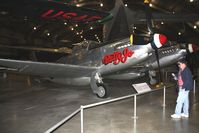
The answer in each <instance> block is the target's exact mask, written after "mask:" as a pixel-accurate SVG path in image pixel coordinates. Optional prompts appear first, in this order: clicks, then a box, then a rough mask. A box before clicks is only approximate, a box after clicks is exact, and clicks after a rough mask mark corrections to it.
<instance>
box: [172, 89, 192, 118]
mask: <svg viewBox="0 0 199 133" xmlns="http://www.w3.org/2000/svg"><path fill="white" fill-rule="evenodd" d="M176 102H177V104H176V108H175V114H177V115H181V113H184V114H185V115H189V91H185V89H180V88H179V92H178V98H177V101H176ZM182 107H183V110H182Z"/></svg>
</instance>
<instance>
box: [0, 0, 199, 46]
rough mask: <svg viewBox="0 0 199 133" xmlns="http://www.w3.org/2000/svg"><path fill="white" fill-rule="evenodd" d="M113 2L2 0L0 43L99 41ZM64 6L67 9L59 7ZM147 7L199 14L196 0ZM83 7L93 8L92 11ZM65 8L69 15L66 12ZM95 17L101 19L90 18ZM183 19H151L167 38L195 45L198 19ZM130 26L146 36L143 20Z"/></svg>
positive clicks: (156, 1)
mask: <svg viewBox="0 0 199 133" xmlns="http://www.w3.org/2000/svg"><path fill="white" fill-rule="evenodd" d="M115 2H121V0H2V2H1V5H0V45H4V46H15V47H21V46H26V47H30V46H31V47H33V46H34V47H43V48H58V47H68V48H72V47H73V46H74V45H73V44H74V43H78V42H81V41H86V40H93V41H97V42H99V43H101V42H103V41H104V34H105V33H104V32H105V31H104V25H105V24H106V23H108V22H109V21H111V20H112V17H114V16H112V17H111V14H110V12H111V11H113V9H114V7H115ZM122 2H123V5H124V6H125V7H127V8H129V9H131V10H133V11H136V12H139V11H144V4H143V0H123V1H122ZM65 7H66V8H67V10H68V11H63V10H62V9H63V8H64V9H66V8H65ZM74 7H76V8H74ZM150 7H151V9H152V11H154V12H160V13H170V14H176V13H181V14H184V13H187V14H198V15H199V0H175V1H174V0H151V2H150ZM55 8H56V9H57V10H56V12H55V10H54V9H55ZM84 8H90V9H93V12H94V13H92V12H90V11H87V10H86V9H84ZM44 9H45V10H44ZM53 11H54V12H53ZM66 12H67V13H68V12H70V13H71V14H72V15H71V14H70V16H67V15H66ZM51 13H52V14H53V13H54V14H53V17H54V18H55V19H53V20H48V17H49V16H50V15H51V17H52V14H51ZM124 15H126V14H125V13H124ZM41 16H44V17H46V18H44V19H43V18H41ZM66 18H67V19H66ZM98 18H103V19H101V20H100V19H99V21H94V20H98ZM187 20H188V21H187ZM187 20H186V21H183V20H182V21H180V22H175V21H172V20H171V21H169V20H168V21H159V22H156V23H155V28H156V29H157V31H158V32H161V33H164V34H166V35H167V36H168V38H169V39H170V40H173V41H178V42H191V43H195V44H198V45H199V39H198V36H199V20H195V19H193V20H192V18H187ZM189 20H190V21H189ZM118 23H119V22H118ZM132 27H133V28H135V27H136V29H134V31H133V32H135V34H136V35H137V36H139V35H140V36H141V37H142V36H147V35H146V34H147V33H148V29H147V27H146V23H141V24H135V25H134V24H130V25H128V28H129V33H132Z"/></svg>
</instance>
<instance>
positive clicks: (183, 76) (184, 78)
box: [171, 60, 193, 118]
mask: <svg viewBox="0 0 199 133" xmlns="http://www.w3.org/2000/svg"><path fill="white" fill-rule="evenodd" d="M177 64H178V67H179V72H178V75H177V78H176V79H177V80H178V86H179V92H178V98H177V101H176V102H177V104H176V108H175V114H173V115H171V117H172V118H181V117H185V118H188V117H189V91H190V90H191V89H192V87H193V79H192V74H191V71H190V69H189V68H188V67H187V62H186V60H180V61H178V62H177Z"/></svg>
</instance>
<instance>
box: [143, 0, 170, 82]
mask: <svg viewBox="0 0 199 133" xmlns="http://www.w3.org/2000/svg"><path fill="white" fill-rule="evenodd" d="M149 4H150V0H144V5H145V14H146V22H147V28H148V30H149V32H150V35H153V42H154V45H153V44H152V47H153V48H154V49H155V56H156V60H157V64H158V73H159V80H160V82H161V83H162V74H161V69H160V61H159V54H158V48H160V47H161V46H162V44H164V43H166V41H167V39H166V37H165V36H164V35H161V34H155V32H154V29H153V26H152V14H151V10H150V7H149Z"/></svg>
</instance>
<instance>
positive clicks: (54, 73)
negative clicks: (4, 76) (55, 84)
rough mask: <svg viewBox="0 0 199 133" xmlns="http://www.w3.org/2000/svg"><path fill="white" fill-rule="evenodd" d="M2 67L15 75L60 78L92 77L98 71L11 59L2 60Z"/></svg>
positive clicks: (67, 65) (0, 61)
mask: <svg viewBox="0 0 199 133" xmlns="http://www.w3.org/2000/svg"><path fill="white" fill-rule="evenodd" d="M0 66H1V67H2V68H7V69H4V70H8V71H9V70H11V71H12V72H15V73H22V74H29V75H38V76H44V77H59V78H62V77H70V78H78V77H85V76H90V75H91V73H92V72H93V71H95V70H96V69H97V68H96V67H87V66H78V65H70V64H59V63H48V62H33V61H20V60H11V59H0Z"/></svg>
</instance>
